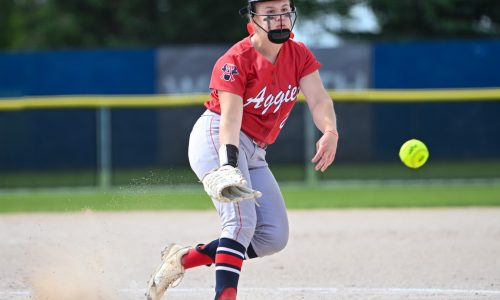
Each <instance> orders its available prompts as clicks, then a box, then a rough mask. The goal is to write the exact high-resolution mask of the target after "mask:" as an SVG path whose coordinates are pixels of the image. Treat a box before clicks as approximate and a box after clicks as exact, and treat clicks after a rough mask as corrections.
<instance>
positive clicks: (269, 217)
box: [247, 167, 289, 258]
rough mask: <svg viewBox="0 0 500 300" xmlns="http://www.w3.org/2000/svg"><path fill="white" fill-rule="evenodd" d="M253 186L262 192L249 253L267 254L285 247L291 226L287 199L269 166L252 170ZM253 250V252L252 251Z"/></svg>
mask: <svg viewBox="0 0 500 300" xmlns="http://www.w3.org/2000/svg"><path fill="white" fill-rule="evenodd" d="M250 177H251V178H252V185H253V188H255V189H256V190H259V191H261V192H262V197H261V198H259V199H258V203H259V205H260V207H257V209H256V213H257V225H256V228H255V233H254V235H253V239H252V242H251V246H250V247H249V248H248V250H247V251H248V255H249V257H250V258H252V256H255V255H257V256H259V257H263V256H267V255H271V254H273V253H276V252H279V251H281V250H282V249H284V248H285V246H286V244H287V242H288V235H289V227H288V216H287V211H286V206H285V201H284V199H283V196H282V194H281V191H280V188H279V186H278V183H277V182H276V179H275V178H274V175H273V174H272V172H271V170H270V169H269V168H268V167H262V168H256V169H252V170H250ZM252 252H253V253H252Z"/></svg>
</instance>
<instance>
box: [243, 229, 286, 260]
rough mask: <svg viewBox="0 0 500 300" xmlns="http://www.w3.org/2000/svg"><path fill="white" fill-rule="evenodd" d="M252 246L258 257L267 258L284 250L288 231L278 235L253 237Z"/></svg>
mask: <svg viewBox="0 0 500 300" xmlns="http://www.w3.org/2000/svg"><path fill="white" fill-rule="evenodd" d="M252 244H253V246H254V248H255V252H256V254H257V255H258V256H259V257H263V256H268V255H271V254H274V253H277V252H280V251H281V250H283V249H285V247H286V245H287V244H288V231H287V232H282V233H280V234H272V235H266V236H265V237H254V240H253V241H252Z"/></svg>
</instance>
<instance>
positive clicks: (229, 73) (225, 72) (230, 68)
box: [220, 64, 238, 82]
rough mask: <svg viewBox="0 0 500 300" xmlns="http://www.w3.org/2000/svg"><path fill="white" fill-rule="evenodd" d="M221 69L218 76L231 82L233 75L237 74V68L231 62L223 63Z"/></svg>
mask: <svg viewBox="0 0 500 300" xmlns="http://www.w3.org/2000/svg"><path fill="white" fill-rule="evenodd" d="M221 70H222V75H221V76H220V78H221V79H224V80H225V81H229V82H233V81H234V76H236V75H238V68H237V67H236V66H235V65H233V64H224V66H222V68H221Z"/></svg>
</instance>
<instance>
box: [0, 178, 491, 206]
mask: <svg viewBox="0 0 500 300" xmlns="http://www.w3.org/2000/svg"><path fill="white" fill-rule="evenodd" d="M282 192H283V195H284V197H285V199H286V203H287V206H288V208H290V209H322V208H383V207H453V206H457V207H458V206H460V207H463V206H499V205H500V185H487V184H484V185H479V184H478V185H469V186H453V185H449V186H438V185H406V186H404V185H399V186H395V185H394V186H365V187H362V186H346V187H342V186H341V185H335V186H327V185H322V186H320V187H304V186H302V187H300V186H292V185H283V186H282ZM85 209H91V210H95V211H130V210H177V209H178V210H206V209H213V206H212V203H211V201H210V200H209V198H208V196H206V194H205V193H204V191H203V190H202V188H201V185H200V186H197V187H193V188H170V189H169V188H159V187H147V186H141V187H126V188H122V189H115V190H113V191H109V192H99V191H92V190H66V191H64V190H60V191H57V190H53V191H50V190H46V191H38V192H37V191H29V192H10V193H5V192H4V193H1V194H0V212H2V213H12V212H69V211H80V210H85Z"/></svg>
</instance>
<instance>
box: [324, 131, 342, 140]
mask: <svg viewBox="0 0 500 300" xmlns="http://www.w3.org/2000/svg"><path fill="white" fill-rule="evenodd" d="M327 133H330V134H333V135H334V136H336V137H337V138H338V137H339V132H338V131H337V130H333V129H328V130H325V132H324V133H323V134H327Z"/></svg>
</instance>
